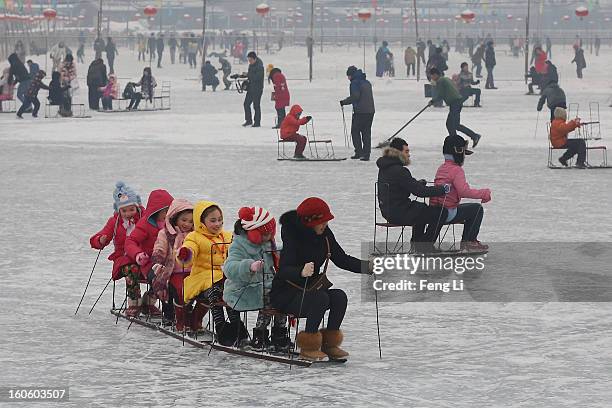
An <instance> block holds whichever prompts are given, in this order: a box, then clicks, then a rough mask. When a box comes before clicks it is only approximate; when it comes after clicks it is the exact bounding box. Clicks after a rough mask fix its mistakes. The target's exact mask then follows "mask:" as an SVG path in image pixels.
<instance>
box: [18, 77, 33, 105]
mask: <svg viewBox="0 0 612 408" xmlns="http://www.w3.org/2000/svg"><path fill="white" fill-rule="evenodd" d="M31 83H32V80H31V79H26V80H25V81H21V82H19V85H17V99H19V100H20V101H21V103H23V101H24V100H25V94H26V92H27V91H28V88H29V87H30V84H31ZM30 106H31V104H30V105H28V106H26V109H28V108H29V107H30Z"/></svg>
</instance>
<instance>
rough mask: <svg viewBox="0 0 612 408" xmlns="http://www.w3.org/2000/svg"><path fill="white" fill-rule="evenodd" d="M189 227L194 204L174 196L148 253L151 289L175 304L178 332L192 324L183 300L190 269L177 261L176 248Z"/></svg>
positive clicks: (160, 297)
mask: <svg viewBox="0 0 612 408" xmlns="http://www.w3.org/2000/svg"><path fill="white" fill-rule="evenodd" d="M191 231H193V204H191V203H190V202H189V201H187V200H183V199H180V198H177V199H175V200H173V201H172V204H170V208H168V213H167V214H166V220H165V226H164V228H162V229H161V230H160V231H159V233H158V234H157V240H156V241H155V245H154V246H153V254H152V255H151V262H152V263H153V267H152V269H153V271H154V272H155V278H153V291H154V292H155V294H156V295H157V297H158V298H159V299H160V300H161V301H162V302H164V303H167V304H169V305H170V306H171V307H173V308H174V312H175V313H174V315H175V327H176V330H177V331H179V332H182V331H183V330H184V329H190V328H191V326H192V325H191V322H190V321H189V319H188V318H187V317H188V316H189V313H187V310H186V309H185V302H184V301H183V280H184V279H185V277H186V276H188V275H189V272H190V270H191V269H190V268H188V267H187V268H186V267H184V266H183V265H182V264H180V263H179V262H177V261H176V255H177V253H178V250H179V249H180V248H181V246H182V245H183V241H184V240H185V237H186V236H187V234H189V233H190V232H191Z"/></svg>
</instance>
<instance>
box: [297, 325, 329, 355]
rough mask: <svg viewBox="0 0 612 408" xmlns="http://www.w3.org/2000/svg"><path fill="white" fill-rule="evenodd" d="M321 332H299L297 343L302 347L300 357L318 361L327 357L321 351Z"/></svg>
mask: <svg viewBox="0 0 612 408" xmlns="http://www.w3.org/2000/svg"><path fill="white" fill-rule="evenodd" d="M322 340H323V338H322V337H321V333H319V332H317V333H307V332H305V331H301V332H299V333H298V334H297V338H296V343H297V346H298V347H299V348H300V358H302V359H304V360H310V361H317V360H323V359H325V358H327V355H326V354H325V353H323V352H322V351H321V342H322Z"/></svg>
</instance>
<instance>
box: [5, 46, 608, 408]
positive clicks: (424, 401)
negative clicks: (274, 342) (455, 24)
mask: <svg viewBox="0 0 612 408" xmlns="http://www.w3.org/2000/svg"><path fill="white" fill-rule="evenodd" d="M397 48H398V47H397V46H396V47H394V48H393V47H392V51H394V52H395V55H396V56H397V58H396V64H397V65H396V72H397V73H398V78H396V79H392V80H388V79H375V78H372V82H373V86H374V92H375V98H376V107H377V110H378V112H377V113H376V116H375V120H374V128H373V133H374V141H375V142H377V141H379V140H381V139H383V138H386V137H388V136H389V135H391V134H392V133H393V132H394V131H395V130H396V129H398V128H399V127H401V125H402V124H403V123H404V122H405V121H407V120H408V119H409V118H410V117H411V116H412V115H413V114H414V113H416V112H417V111H418V110H419V109H420V108H421V107H422V106H424V104H425V103H426V102H427V101H426V100H425V99H424V98H423V94H422V86H423V82H420V83H416V82H415V81H405V80H400V79H402V78H403V75H402V74H403V71H404V69H403V65H402V64H401V61H400V60H401V58H399V57H400V56H401V55H402V52H400V50H399V49H397ZM88 53H89V55H88V57H90V56H91V52H90V51H89V50H88ZM120 53H121V54H120V55H119V58H118V60H117V66H118V68H117V73H118V75H119V77H120V82H121V84H122V86H123V85H124V84H125V83H126V82H127V80H128V79H138V77H139V74H140V72H141V71H142V67H143V65H142V64H138V63H137V62H135V61H136V56H135V55H133V54H131V53H130V51H128V50H120ZM361 53H362V50H361V49H359V48H356V47H352V48H351V49H347V48H346V47H338V48H329V47H328V48H326V50H325V53H324V54H323V55H321V54H320V53H319V52H318V51H317V54H316V55H315V81H314V82H313V83H312V84H309V83H308V82H307V81H304V80H301V79H300V78H302V79H303V78H306V77H307V71H308V65H307V59H306V52H305V50H304V49H302V48H287V49H284V50H283V51H282V52H281V53H278V54H274V55H271V56H266V55H263V59H264V63H265V64H267V63H274V64H275V65H278V66H279V67H281V69H283V71H284V72H285V73H286V75H287V77H288V79H289V87H290V90H291V95H292V102H293V103H299V104H301V105H302V106H303V108H304V110H305V113H306V114H311V115H312V116H313V117H314V118H315V126H316V131H317V135H318V136H321V137H325V138H332V139H333V140H334V142H335V144H336V148H337V152H339V153H340V154H342V155H344V156H346V155H349V154H351V152H350V151H349V149H347V148H343V147H342V145H343V140H344V136H343V133H342V132H343V130H342V121H341V114H340V108H339V106H338V102H337V101H338V100H339V99H341V98H343V97H345V96H346V93H347V89H348V82H347V81H346V78H345V77H344V71H345V69H346V66H347V65H349V64H356V65H361V61H362V54H361ZM554 53H555V54H554V61H555V62H556V63H557V65H558V67H559V71H560V77H561V85H562V86H563V87H564V88H565V90H566V92H567V94H568V99H569V102H579V103H580V105H581V110H582V111H583V110H584V109H585V107H586V105H587V104H588V102H589V101H599V102H600V103H601V110H602V123H603V129H604V142H605V139H608V140H609V139H610V137H611V135H610V133H609V129H610V124H611V123H612V114H611V113H610V109H609V108H607V107H606V106H607V105H608V104H609V101H608V96H609V94H610V81H609V73H608V68H609V66H610V61H611V57H610V53H609V50H608V49H607V48H605V49H604V50H603V53H602V54H603V55H602V56H600V57H599V58H595V57H594V56H591V55H590V54H588V53H587V55H586V57H587V59H588V61H587V63H588V65H589V67H588V69H587V70H585V79H584V80H582V81H579V80H578V79H576V78H575V75H574V72H573V65H570V64H569V61H570V60H571V59H572V56H571V55H570V50H569V48H567V49H565V50H563V49H561V47H556V48H555V50H554ZM368 54H369V58H370V60H371V59H372V57H373V50H372V49H369V50H368ZM166 58H167V55H166ZM463 60H467V58H466V57H463V56H457V55H451V60H450V62H449V66H451V67H456V66H458V65H459V63H460V62H461V61H463ZM86 69H87V67H86V66H85V65H79V75H80V76H81V77H83V76H84V75H85V73H86ZM241 69H246V67H245V66H242V67H235V68H234V71H239V70H241ZM153 72H154V75H155V76H156V78H157V80H158V82H161V80H171V81H172V90H173V98H172V111H170V112H152V113H129V114H128V113H120V114H96V113H93V118H92V119H79V120H77V119H73V120H71V119H56V120H51V119H38V120H33V119H31V117H30V116H29V115H27V114H26V115H24V116H25V118H26V119H25V120H23V121H17V120H16V119H14V117H13V115H9V114H3V115H0V126H1V127H0V128H1V129H2V131H1V132H0V140H1V143H2V150H1V151H0V163H1V164H0V169H1V170H2V178H0V191H1V193H0V196H1V197H2V203H3V204H4V211H2V215H1V217H2V218H1V222H2V226H3V230H2V231H3V233H2V234H1V235H0V264H1V265H2V267H3V273H2V284H1V285H0V310H2V311H3V315H2V319H1V321H2V329H3V330H2V334H1V335H0V340H1V341H0V366H1V367H2V370H1V371H0V385H3V386H10V385H26V384H28V385H42V386H49V385H59V384H65V383H69V385H70V387H71V389H70V403H66V404H62V406H75V407H82V406H272V405H289V406H296V405H303V406H385V407H387V406H419V407H451V406H452V407H496V406H504V407H540V406H541V407H565V406H568V407H587V406H588V407H608V406H610V401H611V400H612V392H611V391H610V390H611V388H610V373H611V371H610V367H611V366H612V353H611V351H610V350H611V349H612V347H611V346H612V340H611V336H612V317H611V314H610V312H611V307H610V304H609V303H506V304H503V303H407V304H386V303H385V304H381V305H380V318H381V336H382V348H383V350H382V352H383V359H382V360H379V358H378V349H377V338H376V325H375V313H374V304H372V303H362V302H361V301H360V280H359V277H357V276H355V275H353V274H351V273H345V272H343V271H339V270H338V269H337V268H335V267H331V268H330V275H331V279H332V281H333V282H334V283H335V285H336V286H337V287H340V288H343V289H345V290H346V291H347V293H348V295H349V299H350V302H349V309H348V312H347V316H346V319H345V321H344V324H343V329H344V330H345V335H346V337H345V346H346V349H347V350H348V351H349V352H350V353H351V360H350V362H349V363H347V364H345V365H342V366H334V367H331V366H325V367H320V368H318V367H312V368H309V369H299V368H298V369H296V368H294V369H292V370H289V368H288V367H286V366H284V365H280V364H276V363H266V362H260V361H253V360H250V359H246V358H242V357H237V356H231V355H225V354H223V353H221V352H212V353H211V355H210V356H207V355H206V353H205V352H202V351H201V350H198V349H195V348H192V347H189V346H186V347H182V346H181V344H180V342H178V341H176V340H174V339H171V338H166V337H164V336H162V335H155V334H154V333H153V332H151V331H149V330H147V329H144V328H141V327H136V326H132V328H131V329H130V330H129V331H127V330H126V329H127V324H126V323H125V322H123V321H120V322H119V324H118V325H115V320H114V318H113V317H111V315H110V314H109V313H108V308H109V307H110V303H111V291H110V290H108V291H107V292H106V294H105V295H104V297H103V299H102V301H101V302H100V304H99V305H98V306H97V307H96V309H95V310H94V312H93V314H92V315H91V316H89V317H88V316H87V311H88V309H89V307H90V306H91V304H92V303H93V301H94V300H95V298H96V297H97V295H98V294H99V293H100V290H101V289H102V287H103V286H104V284H105V283H106V281H107V280H108V278H109V275H110V274H109V271H110V264H109V263H108V262H107V261H106V260H105V257H106V256H107V255H108V250H107V251H104V253H103V255H104V257H101V259H100V261H99V263H98V266H97V269H96V272H95V273H94V276H93V279H92V283H91V286H90V289H89V292H88V294H87V296H86V297H85V302H84V305H83V307H82V309H81V311H80V312H79V315H78V317H76V318H75V317H73V313H74V309H75V307H76V305H77V303H78V301H79V298H80V296H81V293H82V289H83V287H84V285H85V282H86V280H87V277H88V274H89V272H90V270H91V265H92V263H93V260H94V259H95V251H93V250H91V249H90V248H89V245H88V238H89V236H90V235H91V234H92V233H93V232H95V231H96V230H97V229H98V228H99V227H101V226H102V225H103V223H104V221H105V220H106V218H107V217H108V216H109V215H110V213H111V211H112V201H111V192H112V187H113V185H114V182H115V181H116V180H119V179H122V180H125V181H126V182H128V183H129V184H130V185H133V186H134V187H135V188H137V190H138V191H139V192H140V193H141V194H142V195H143V198H145V197H146V195H147V193H148V192H149V191H150V190H151V189H154V188H167V189H168V190H169V191H170V192H171V193H172V194H173V195H174V196H176V197H185V198H188V199H191V200H197V199H204V198H206V199H213V200H215V201H217V202H218V203H220V205H221V206H222V207H223V209H224V210H225V215H226V223H227V225H226V226H227V227H228V228H231V225H232V224H233V222H234V220H235V214H236V213H237V210H238V208H239V207H240V206H242V205H247V204H250V205H254V204H257V205H262V206H266V207H268V208H269V209H270V210H272V211H273V212H274V213H275V214H276V215H280V214H281V213H282V212H283V211H286V210H289V209H291V208H295V206H296V205H297V204H298V203H299V202H300V201H301V200H302V199H303V198H304V197H307V196H312V195H317V196H320V197H323V198H325V199H326V200H327V201H328V202H329V204H330V205H331V207H332V211H333V212H334V214H335V215H336V219H335V220H334V221H333V222H332V224H331V227H332V228H333V230H334V232H335V235H336V237H337V238H338V239H339V241H340V242H341V243H342V244H343V246H344V248H345V249H346V250H347V252H349V253H353V254H358V252H359V249H360V244H361V242H362V241H365V240H371V235H372V223H373V210H374V208H373V207H374V204H373V200H374V198H373V190H374V187H373V182H374V180H375V178H376V167H375V164H374V161H372V162H369V163H362V162H358V163H356V162H354V161H350V160H349V161H345V162H338V163H295V162H277V161H276V146H275V138H276V135H275V131H273V130H271V129H270V127H271V126H272V124H273V118H274V110H273V105H272V103H271V102H270V101H269V91H270V87H269V86H268V87H267V89H266V91H265V93H264V97H263V100H262V106H263V121H262V125H263V127H262V128H260V129H250V128H249V129H243V128H242V127H240V124H241V123H242V121H243V116H242V97H241V96H240V95H237V94H236V93H235V92H223V91H218V92H216V93H212V92H206V93H202V92H200V90H199V89H200V88H199V84H198V82H197V81H196V77H197V74H196V71H194V70H189V68H187V67H186V66H184V65H175V66H171V65H170V64H169V63H168V62H166V63H165V64H164V68H163V69H161V70H159V69H155V68H154V70H153ZM372 72H373V71H372V65H369V66H368V71H367V73H368V74H371V73H372ZM521 77H522V60H515V59H512V58H511V57H505V56H503V55H502V52H498V67H497V68H496V82H497V86H498V87H499V88H500V89H499V90H495V91H483V93H484V95H483V100H482V103H483V105H484V108H483V109H480V110H474V109H465V110H464V113H463V115H462V116H463V122H464V123H465V124H467V125H468V126H470V127H473V128H474V129H475V130H477V131H478V132H480V133H482V134H483V135H484V137H483V139H482V141H481V144H480V145H479V146H478V148H477V153H476V154H475V155H473V156H471V157H470V158H469V159H468V162H467V164H466V173H467V175H468V179H469V180H470V182H471V183H472V184H473V185H474V186H477V187H490V188H491V189H492V191H493V200H492V201H491V202H490V203H488V204H486V205H485V207H486V214H485V219H484V223H483V228H482V233H481V237H480V238H481V240H483V241H485V242H487V241H489V242H492V241H557V240H558V241H606V242H609V241H610V239H611V238H612V233H611V232H610V231H611V230H610V225H611V222H612V216H611V214H610V199H611V198H612V194H611V193H610V191H612V190H611V188H612V174H611V173H610V172H609V171H606V170H598V171H567V172H566V171H552V170H549V169H547V168H546V155H547V151H546V146H547V142H546V137H545V133H544V129H545V121H546V117H547V115H548V113H547V112H542V114H540V122H539V130H540V131H539V134H538V135H537V137H535V138H534V131H535V123H536V117H537V114H536V112H535V105H536V103H537V98H536V97H530V96H525V95H524V93H525V91H526V89H525V86H524V84H523V83H522V82H521V81H520V79H521ZM296 78H297V79H296ZM81 87H82V89H81V90H80V94H79V97H78V99H80V100H81V101H85V102H86V89H85V81H84V78H83V79H82V80H81ZM41 96H42V97H45V96H46V92H41ZM41 99H42V98H41ZM346 114H347V119H348V118H349V116H350V114H349V112H348V110H347V112H346ZM583 116H584V115H583ZM445 117H446V110H445V109H433V108H432V109H430V110H429V111H427V112H425V113H424V114H423V115H422V117H421V118H419V119H418V120H417V121H415V122H414V123H413V124H412V125H410V126H409V127H408V128H407V129H406V131H405V132H404V133H403V135H404V137H405V138H406V139H407V140H409V143H410V144H411V147H412V159H413V166H412V171H413V173H414V174H415V176H417V177H419V178H421V177H423V178H429V179H431V178H432V177H433V174H434V172H435V169H436V168H437V166H438V165H439V163H440V162H441V152H440V150H441V145H442V140H443V137H444V136H445V127H444V120H445ZM608 143H609V141H608ZM377 154H378V153H374V154H373V157H374V158H376V155H377ZM109 289H110V288H109ZM117 290H118V292H119V293H122V291H123V284H122V283H120V284H119V285H118V289H117ZM0 405H1V403H0ZM7 406H9V405H7ZM29 406H34V405H29ZM41 406H47V405H41Z"/></svg>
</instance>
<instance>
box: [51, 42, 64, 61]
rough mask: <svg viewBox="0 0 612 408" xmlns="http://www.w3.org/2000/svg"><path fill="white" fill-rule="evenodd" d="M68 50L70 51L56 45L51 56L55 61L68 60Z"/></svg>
mask: <svg viewBox="0 0 612 408" xmlns="http://www.w3.org/2000/svg"><path fill="white" fill-rule="evenodd" d="M67 50H68V49H67V48H66V46H63V47H60V46H59V44H56V45H54V46H53V47H52V48H51V51H49V54H50V56H51V59H52V60H53V61H57V62H59V61H63V60H64V59H65V58H66V54H67Z"/></svg>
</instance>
